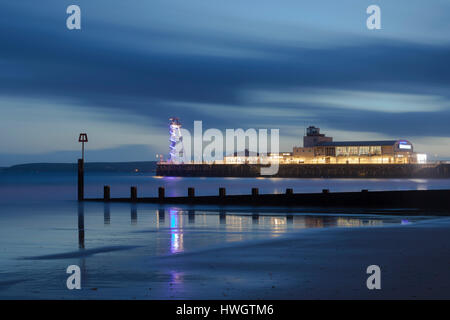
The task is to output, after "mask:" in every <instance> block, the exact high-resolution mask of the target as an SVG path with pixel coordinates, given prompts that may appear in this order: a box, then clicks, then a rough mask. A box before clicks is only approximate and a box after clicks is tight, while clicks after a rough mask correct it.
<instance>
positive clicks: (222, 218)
mask: <svg viewBox="0 0 450 320" xmlns="http://www.w3.org/2000/svg"><path fill="white" fill-rule="evenodd" d="M219 221H220V224H226V223H227V214H226V212H225V210H223V209H221V210H220V211H219Z"/></svg>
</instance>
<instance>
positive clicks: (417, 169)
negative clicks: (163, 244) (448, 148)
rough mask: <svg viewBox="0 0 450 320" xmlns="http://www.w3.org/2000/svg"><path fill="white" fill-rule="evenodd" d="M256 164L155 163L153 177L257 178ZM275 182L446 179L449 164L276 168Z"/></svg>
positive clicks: (300, 165)
mask: <svg viewBox="0 0 450 320" xmlns="http://www.w3.org/2000/svg"><path fill="white" fill-rule="evenodd" d="M262 166H263V165H260V164H208V163H203V164H168V163H158V165H157V167H156V175H157V176H172V177H261V174H260V172H261V167H262ZM271 177H278V178H385V179H389V178H393V179H397V178H400V179H411V178H450V164H446V163H432V164H280V165H279V170H278V173H277V174H276V175H274V176H271Z"/></svg>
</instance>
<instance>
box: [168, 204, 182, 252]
mask: <svg viewBox="0 0 450 320" xmlns="http://www.w3.org/2000/svg"><path fill="white" fill-rule="evenodd" d="M169 219H170V233H171V236H170V252H172V253H178V252H182V251H183V250H184V247H183V215H182V214H181V213H180V211H179V210H178V209H176V208H170V209H169Z"/></svg>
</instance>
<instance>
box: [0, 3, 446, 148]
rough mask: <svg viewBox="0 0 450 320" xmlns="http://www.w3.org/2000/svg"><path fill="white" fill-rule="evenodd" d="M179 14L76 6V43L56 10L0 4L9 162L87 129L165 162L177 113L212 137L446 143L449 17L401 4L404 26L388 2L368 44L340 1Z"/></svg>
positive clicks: (103, 140)
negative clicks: (307, 132) (274, 134)
mask: <svg viewBox="0 0 450 320" xmlns="http://www.w3.org/2000/svg"><path fill="white" fill-rule="evenodd" d="M175 3H177V6H176V7H175V6H172V7H171V6H169V5H168V4H167V2H165V1H154V2H153V1H152V4H151V5H150V4H148V3H146V2H140V1H131V2H129V3H127V4H117V5H116V4H114V5H113V4H110V3H109V2H106V1H98V2H96V3H95V4H93V3H90V2H88V1H81V2H80V5H81V7H82V9H83V17H84V18H83V19H84V20H83V21H84V24H83V29H82V30H81V32H70V31H67V30H66V29H65V27H64V26H65V24H64V19H65V15H64V12H65V7H66V6H67V5H68V3H65V2H64V1H62V2H61V3H58V4H56V5H52V6H51V5H49V4H42V3H39V5H38V4H35V3H32V2H28V3H26V4H25V3H22V2H20V3H19V2H18V3H8V4H7V5H5V7H4V8H2V11H1V12H0V28H2V30H8V32H2V33H0V48H1V50H0V67H1V73H0V112H1V114H2V118H1V120H0V122H1V124H2V127H3V128H4V129H3V132H2V133H3V134H5V133H9V135H10V136H12V138H11V140H10V144H8V145H6V146H7V147H8V148H9V149H10V150H9V152H10V153H11V154H13V153H24V152H25V151H29V150H32V149H33V148H35V150H34V152H50V151H52V150H50V149H49V146H52V148H53V147H54V148H55V149H53V150H65V149H67V148H66V144H67V141H68V140H67V139H69V135H70V137H71V136H72V135H73V133H74V132H78V131H79V130H78V129H77V128H83V127H87V128H88V129H89V130H90V131H92V132H93V133H95V134H96V136H97V137H99V138H97V139H94V140H93V141H94V142H93V144H96V146H95V147H96V148H98V149H102V148H115V147H118V146H119V145H126V144H141V143H145V142H146V141H148V143H149V145H150V147H151V149H152V150H153V152H164V151H165V149H166V142H167V141H166V140H167V139H166V131H167V128H166V124H167V119H168V118H169V117H170V116H174V115H175V116H178V117H180V118H181V119H182V121H183V123H185V124H186V126H190V125H192V122H193V121H194V120H204V121H205V122H207V125H208V127H216V128H238V127H242V128H248V127H268V128H280V129H281V134H282V135H283V134H286V135H291V134H292V132H293V131H292V130H291V129H290V128H292V126H298V127H299V129H300V130H299V131H300V132H302V129H301V127H303V126H304V125H305V123H308V124H317V125H320V126H322V127H324V128H325V127H326V128H327V129H328V130H330V131H332V130H336V131H339V130H340V131H347V132H348V131H351V132H361V133H362V132H372V133H373V134H374V135H375V134H378V133H381V134H383V135H386V136H404V137H406V138H409V137H436V136H437V137H448V136H450V129H449V126H448V120H449V119H450V114H449V111H448V106H449V104H448V101H449V99H450V92H449V90H448V88H449V86H450V65H449V64H448V57H449V56H450V41H443V40H442V39H445V37H446V35H445V32H443V31H442V27H443V26H444V27H445V26H446V25H448V21H450V19H447V20H446V17H447V16H446V15H445V14H444V13H442V12H441V11H437V10H435V9H433V8H429V6H428V7H427V6H426V5H425V4H423V3H421V2H418V1H413V2H408V5H409V8H410V9H411V17H406V16H404V15H403V16H399V17H398V18H399V20H400V22H401V23H400V22H398V21H395V19H393V18H392V14H393V13H395V12H402V9H403V6H402V4H395V5H394V4H386V6H387V9H389V10H388V12H386V14H385V13H384V11H383V16H386V23H387V24H384V25H385V26H386V27H385V28H384V30H383V32H382V33H378V34H377V35H374V34H373V33H368V32H367V30H364V29H361V28H362V27H358V28H356V27H355V26H356V25H358V26H364V23H363V22H364V21H363V20H364V15H361V16H359V15H358V17H359V18H358V19H355V17H356V16H357V12H359V11H360V9H361V8H362V9H364V8H363V7H364V5H365V4H360V5H358V6H357V7H355V6H354V3H353V2H349V1H342V2H340V3H339V5H338V4H333V3H334V2H327V5H329V6H331V8H332V7H333V6H340V7H339V8H338V9H339V12H341V13H342V16H339V15H335V14H333V15H331V14H329V13H326V12H325V11H326V10H325V11H324V9H323V5H322V4H321V5H320V6H319V5H315V4H314V3H313V2H311V3H308V4H302V5H300V4H299V3H298V1H288V3H286V4H284V7H280V5H279V4H275V3H274V2H273V1H263V3H264V5H263V4H262V3H261V2H258V5H259V6H258V8H259V9H258V10H256V11H255V12H251V11H249V6H250V7H252V6H253V5H254V3H253V4H249V3H241V2H233V3H232V4H222V5H221V6H222V8H221V10H217V9H215V7H213V6H211V5H209V4H205V3H204V1H202V2H198V1H192V2H190V3H189V4H186V3H185V2H178V1H175ZM200 3H201V5H200ZM359 6H361V8H360V7H359ZM443 6H444V7H445V6H448V4H445V3H443ZM319 7H320V8H319ZM353 7H355V8H353ZM239 8H240V9H239ZM336 10H337V9H336ZM421 10H422V11H421ZM330 12H331V11H330ZM333 12H334V11H333ZM361 12H363V13H364V10H362V11H361ZM420 12H428V13H429V16H425V17H423V18H424V19H425V20H426V21H428V22H429V23H428V24H426V26H425V27H423V26H422V27H420V26H416V25H411V24H410V23H412V21H413V20H414V19H412V17H417V16H418V15H419V16H420V14H419V13H420ZM12 17H14V18H12ZM432 17H435V21H434V22H433V23H431V22H432V21H433V18H432ZM405 23H406V25H408V24H409V25H410V27H411V28H412V29H411V30H412V31H414V30H416V29H420V30H421V31H420V35H419V36H417V37H416V38H414V37H413V36H412V34H413V32H412V31H409V29H408V28H406V27H403V25H404V24H405ZM327 24H329V25H331V26H333V27H327ZM416 24H417V23H416ZM255 93H258V95H257V96H255ZM12 100H15V101H17V100H23V101H22V103H25V104H29V103H30V101H36V102H35V110H39V111H41V115H39V114H38V115H35V113H36V111H34V112H33V114H34V115H33V117H29V118H28V120H27V117H25V116H24V115H21V114H19V112H18V111H17V110H23V109H17V108H16V107H14V105H12V104H11V101H12ZM31 103H33V102H31ZM59 104H62V105H61V106H60V105H59ZM38 113H39V112H38ZM74 115H81V118H78V117H77V116H74ZM30 119H33V121H32V122H33V123H31V120H30ZM23 122H26V123H27V125H26V127H25V129H23V130H21V129H19V126H20V123H23ZM86 124H87V125H86ZM52 127H53V128H52ZM6 128H8V129H6ZM43 128H49V129H51V130H50V131H51V132H53V137H52V138H51V139H49V141H48V142H45V140H42V141H44V142H42V143H40V144H39V143H35V139H36V137H37V136H40V135H36V134H33V133H35V132H38V131H40V130H42V129H43ZM72 131H73V132H72ZM58 132H60V133H59V134H58ZM61 132H62V133H61ZM41 136H42V135H41ZM149 137H151V138H149ZM1 145H2V146H5V143H3V144H1ZM14 148H16V149H14ZM19 151H20V152H19Z"/></svg>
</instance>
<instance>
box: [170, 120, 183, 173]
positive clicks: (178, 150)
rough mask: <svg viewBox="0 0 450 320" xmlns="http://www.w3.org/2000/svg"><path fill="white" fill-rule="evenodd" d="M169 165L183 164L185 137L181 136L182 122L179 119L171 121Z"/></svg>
mask: <svg viewBox="0 0 450 320" xmlns="http://www.w3.org/2000/svg"><path fill="white" fill-rule="evenodd" d="M169 134H170V139H169V140H170V145H169V149H170V151H169V163H175V164H177V163H182V162H183V154H184V147H183V136H182V135H181V122H180V120H179V119H178V118H170V119H169Z"/></svg>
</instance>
